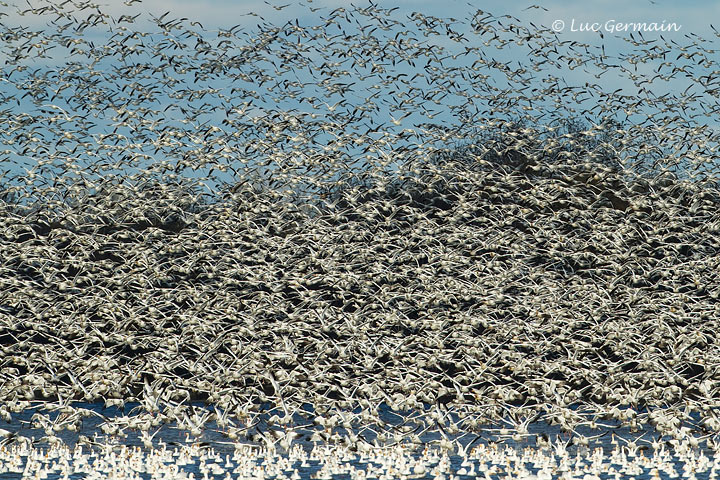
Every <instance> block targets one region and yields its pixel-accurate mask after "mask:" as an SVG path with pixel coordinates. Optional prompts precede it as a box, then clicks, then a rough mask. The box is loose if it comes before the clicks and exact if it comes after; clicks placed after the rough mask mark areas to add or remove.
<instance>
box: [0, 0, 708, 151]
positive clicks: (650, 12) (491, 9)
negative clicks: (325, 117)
mask: <svg viewBox="0 0 720 480" xmlns="http://www.w3.org/2000/svg"><path fill="white" fill-rule="evenodd" d="M31 3H33V4H34V5H35V6H42V5H43V4H44V3H43V2H40V1H36V2H31ZM98 3H99V4H100V8H101V10H102V11H103V12H105V13H109V14H110V15H111V17H112V18H114V19H116V20H117V19H118V18H119V17H120V16H121V15H137V14H138V13H140V14H141V15H140V17H138V20H137V22H136V23H135V24H127V23H125V24H124V25H125V26H127V27H128V28H130V29H131V30H145V31H148V30H149V31H157V27H155V26H154V25H152V23H151V22H150V20H151V18H152V16H155V17H159V16H161V15H163V14H165V13H166V12H168V13H167V16H166V17H165V20H170V19H178V18H183V17H184V18H187V22H199V24H201V25H202V28H203V29H204V30H205V32H204V35H205V36H206V37H207V38H209V39H213V38H214V39H217V30H218V29H228V28H230V27H233V26H235V25H239V26H240V27H239V30H238V31H243V32H244V33H247V35H249V36H252V35H253V34H254V32H256V31H257V28H258V27H257V26H258V24H259V23H268V24H273V25H277V26H282V25H283V24H285V23H286V22H288V21H294V20H295V19H299V22H300V24H302V25H316V24H318V23H322V22H323V21H324V20H323V19H324V18H326V17H327V15H328V14H329V13H330V12H332V11H333V10H335V9H336V8H340V7H345V8H347V9H348V10H350V9H351V7H350V4H349V3H347V2H345V1H342V0H312V1H309V0H300V1H290V0H288V1H283V2H277V1H275V2H271V3H274V5H275V6H273V5H270V4H268V3H267V2H265V1H263V0H260V1H252V2H242V1H219V0H213V1H200V0H164V1H152V0H145V1H143V2H141V3H137V2H136V3H133V4H132V5H130V6H127V5H125V4H124V3H123V2H121V1H114V2H112V3H107V2H106V3H100V2H99V1H98ZM353 4H354V5H356V6H360V7H364V6H367V5H369V3H368V2H367V1H356V2H353ZM66 5H68V8H69V6H70V5H71V4H66ZM285 5H287V6H285ZM377 5H379V6H380V7H383V8H392V7H398V8H397V10H395V11H394V12H393V14H392V16H393V18H395V19H399V20H401V21H403V22H405V23H406V24H407V25H408V27H409V28H415V27H414V26H413V25H412V21H411V19H410V16H411V14H412V13H413V12H415V11H419V12H422V13H423V14H425V15H434V16H437V17H441V18H449V17H452V18H455V19H457V20H458V21H459V22H465V23H457V24H455V25H454V28H456V29H457V30H458V31H461V32H467V31H469V25H468V19H469V18H470V16H471V15H472V14H473V13H475V12H476V11H477V10H478V9H480V10H483V11H484V12H487V13H489V14H492V15H494V16H495V17H500V16H502V15H510V16H512V17H515V18H517V21H516V20H514V19H511V18H504V19H500V22H501V23H502V24H503V25H505V26H507V25H508V24H509V23H518V24H519V25H521V26H522V27H524V28H528V29H530V30H533V29H535V28H536V27H537V28H539V29H543V28H553V27H555V28H556V29H557V37H558V40H559V41H560V42H577V43H579V44H583V43H584V44H587V45H588V46H589V48H591V49H593V48H594V49H595V52H596V53H597V52H598V51H599V49H600V47H601V46H602V48H603V49H604V52H605V54H606V55H607V56H608V60H607V63H622V61H623V60H622V59H623V57H624V56H626V55H628V54H630V53H632V52H633V50H634V47H633V46H632V45H631V44H630V43H628V42H627V41H625V40H622V38H623V37H628V33H627V32H612V31H610V29H611V28H615V27H616V26H617V25H618V24H631V23H633V24H634V23H645V24H646V25H653V24H654V25H658V26H661V27H667V29H669V27H670V24H674V26H675V28H676V29H677V31H664V32H651V31H647V28H646V29H645V31H643V32H642V33H641V36H642V38H644V39H646V40H652V39H659V37H660V35H662V36H663V38H664V40H663V42H662V43H663V44H664V43H665V42H672V43H673V44H675V45H679V46H683V45H688V44H689V43H691V42H692V41H693V40H694V39H695V38H697V37H696V36H699V37H702V38H705V39H712V40H713V41H714V43H713V44H708V45H707V46H709V47H710V48H712V47H713V46H716V45H717V43H718V42H717V38H716V36H715V33H714V32H713V30H712V29H711V27H710V24H711V23H712V22H713V21H717V23H718V24H720V2H711V1H707V2H693V3H686V4H683V5H682V6H680V5H679V4H678V3H676V2H670V1H667V0H642V1H634V2H627V1H624V2H621V1H608V2H593V3H582V2H569V1H542V0H538V1H537V2H534V3H531V2H507V1H483V2H470V4H469V3H468V2H467V1H465V0H444V1H442V2H438V1H408V0H397V1H393V2H390V1H381V2H378V3H377ZM276 7H277V8H276ZM19 8H20V10H22V9H25V8H27V6H24V5H20V7H19ZM311 9H312V10H315V11H311ZM3 13H6V14H7V15H5V16H4V17H3V18H2V19H0V21H2V22H3V23H4V24H5V25H8V26H17V25H23V26H27V27H29V28H31V29H38V30H40V29H42V28H44V22H45V21H47V18H41V17H37V16H33V15H24V16H19V15H18V14H17V9H15V8H5V10H3ZM715 19H718V20H715ZM199 24H195V27H196V28H197V29H199V28H200V27H199ZM589 26H592V27H593V28H595V29H596V30H597V31H588V30H589V29H588V27H589ZM110 27H111V28H113V29H115V30H117V26H116V25H114V24H113V23H112V22H111V23H110ZM583 27H584V28H583ZM715 27H717V28H720V25H715ZM102 28H105V27H102ZM573 28H574V30H575V31H573ZM629 28H630V29H632V27H629ZM581 30H584V31H581ZM378 33H381V32H378ZM635 35H636V38H637V33H636V34H635ZM388 36H389V37H392V32H391V33H389V34H385V37H384V38H388ZM85 38H86V39H90V40H92V41H94V42H95V43H96V44H99V45H101V44H103V42H104V41H105V37H103V35H102V34H101V33H99V32H96V31H93V30H92V29H90V30H87V31H86V32H85ZM469 38H472V39H473V41H481V40H483V38H480V37H477V36H475V37H469ZM505 38H506V39H507V38H510V36H509V35H506V36H505ZM421 39H422V40H423V41H424V42H427V43H428V44H433V43H435V44H438V45H442V46H444V47H447V48H449V49H450V51H451V52H453V51H455V52H457V51H458V50H457V48H458V45H457V44H454V43H453V42H452V41H451V40H450V39H449V38H448V37H445V36H443V37H429V38H421ZM707 46H706V47H707ZM453 49H455V50H453ZM483 53H487V55H488V56H489V57H491V58H492V59H495V60H497V61H499V62H503V63H504V62H512V63H513V65H516V66H518V65H527V64H529V61H530V60H531V59H529V58H528V48H527V47H526V46H517V45H515V44H514V43H510V44H508V45H506V47H505V48H503V49H502V50H500V49H497V48H495V47H494V46H491V47H489V48H487V49H486V50H485V49H483ZM676 53H677V51H675V52H673V53H672V54H671V55H670V56H669V58H668V60H670V61H675V56H676ZM710 56H711V55H710ZM3 58H5V57H4V54H3V53H2V52H0V59H3ZM66 60H67V57H66V56H65V55H64V52H62V51H61V49H59V48H58V49H55V50H53V51H51V56H50V58H46V59H30V60H28V61H27V63H28V67H30V68H44V67H47V68H52V67H53V65H62V64H63V63H64V62H65V61H66ZM471 60H472V59H469V60H468V62H469V63H472V62H471ZM463 61H464V60H458V61H457V62H454V63H453V64H454V65H462V62H463ZM3 63H4V62H3ZM659 63H660V60H656V61H651V62H648V63H646V64H639V65H637V67H636V68H637V71H638V73H642V74H646V75H649V76H652V75H653V73H654V72H655V70H656V69H657V68H658V64H659ZM686 63H687V62H686ZM5 68H6V69H7V68H8V67H5ZM403 68H405V67H398V69H397V72H403ZM407 68H409V67H407ZM548 71H550V72H551V73H552V74H553V75H555V76H558V77H561V78H562V79H564V81H565V82H566V83H567V84H568V85H578V86H582V85H584V84H585V83H586V82H589V83H590V84H597V85H599V86H600V87H601V88H602V89H603V91H605V92H611V91H614V90H616V89H618V88H622V89H623V93H624V94H627V95H629V96H631V97H632V96H633V95H634V94H635V91H636V90H637V89H636V88H635V87H634V85H633V84H632V81H631V80H630V79H629V78H627V75H626V76H624V77H623V76H622V75H619V74H618V71H617V70H608V71H605V69H602V68H600V69H598V68H593V67H592V66H588V67H587V68H575V69H572V70H571V69H570V68H564V67H563V68H559V69H554V71H553V69H549V70H548ZM407 73H410V74H412V71H411V70H407ZM546 73H547V72H546V71H542V72H539V73H538V79H541V78H542V75H544V74H546ZM297 75H298V77H299V78H301V79H302V75H303V73H302V72H299V73H298V74H297ZM16 76H17V74H16ZM12 78H15V77H12ZM493 80H495V79H493ZM689 85H690V83H689V81H688V80H687V79H684V78H683V77H682V76H678V77H677V78H675V79H674V80H672V81H671V82H668V83H666V84H659V82H655V83H654V84H653V86H652V88H653V89H654V93H656V94H658V95H660V94H662V93H663V92H669V93H674V94H679V92H682V91H684V90H685V88H686V87H688V86H689ZM218 86H219V85H218ZM224 86H225V87H226V86H227V85H224ZM362 87H363V86H362V82H359V86H358V87H357V91H356V96H355V97H354V98H351V99H350V100H351V101H352V102H362V101H363V96H366V95H367V91H365V90H363V88H362ZM7 89H8V84H7V82H5V83H2V82H0V93H3V91H4V90H7ZM7 91H8V92H9V90H7ZM691 92H692V91H691ZM10 93H12V92H10ZM716 99H717V97H716ZM338 100H339V98H336V97H332V98H327V100H326V101H327V103H328V105H332V104H335V103H336V102H337V101H338ZM589 101H590V102H591V101H592V100H589ZM211 102H212V101H211ZM448 102H449V103H451V100H448ZM585 105H587V103H586V104H585ZM63 107H64V105H63ZM265 107H269V108H278V109H283V108H286V109H287V108H296V107H297V104H292V103H287V104H282V103H281V104H278V105H274V104H269V105H268V104H265V105H262V104H261V102H257V103H256V104H255V105H254V106H253V107H251V108H249V109H248V110H247V112H246V114H247V115H248V116H249V117H252V116H253V115H256V116H262V115H264V108H265ZM28 108H31V107H30V106H29V105H28V104H27V102H26V101H25V103H23V104H21V106H20V107H19V109H21V110H22V109H28ZM383 108H385V107H383ZM171 113H172V112H169V113H168V118H170V117H171ZM400 114H401V113H397V112H395V113H394V112H393V111H392V110H391V109H387V108H385V110H383V111H382V112H381V113H379V114H378V115H379V116H381V117H384V119H383V118H381V119H380V120H384V121H387V122H389V121H390V120H391V117H392V115H395V117H397V116H398V115H400ZM446 114H447V112H443V113H441V114H439V116H438V118H437V120H446V121H449V120H448V117H446V116H445V115H446ZM395 117H392V118H395ZM209 121H210V122H211V123H216V124H217V123H218V122H219V117H217V116H215V117H212V116H211V117H209ZM414 121H415V115H414V114H413V116H412V117H409V118H408V119H407V120H406V121H405V123H404V124H403V125H402V126H401V128H404V127H406V126H408V124H412V123H413V122H414ZM707 123H709V124H710V125H712V126H716V125H717V121H716V120H715V121H713V120H710V121H708V122H707ZM98 128H99V129H102V128H103V127H102V125H100V126H99V127H98ZM389 128H390V129H392V128H393V125H392V124H390V123H389ZM0 137H2V134H0Z"/></svg>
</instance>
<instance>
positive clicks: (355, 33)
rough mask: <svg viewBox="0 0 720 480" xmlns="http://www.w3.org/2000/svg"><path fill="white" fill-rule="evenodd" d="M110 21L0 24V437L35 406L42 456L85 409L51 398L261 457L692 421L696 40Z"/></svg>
mask: <svg viewBox="0 0 720 480" xmlns="http://www.w3.org/2000/svg"><path fill="white" fill-rule="evenodd" d="M128 3H129V4H130V5H132V4H133V3H135V2H128ZM3 5H5V4H3ZM130 5H129V9H128V12H129V13H128V14H123V15H121V16H119V17H115V16H111V15H109V14H106V13H104V12H103V11H102V9H101V8H100V7H98V6H97V5H93V4H91V3H90V2H77V1H75V0H69V1H65V2H62V3H57V4H56V3H50V2H41V4H40V5H31V6H30V7H29V8H28V7H27V6H24V7H11V6H7V5H5V6H4V7H3V9H7V10H6V12H11V13H6V14H5V18H2V15H0V22H2V23H0V58H1V59H2V63H3V66H2V76H1V78H0V119H1V123H2V125H3V129H2V131H0V142H1V143H2V146H0V148H1V149H2V150H0V158H2V166H3V167H2V168H3V169H4V171H3V173H2V184H1V185H0V189H1V192H0V193H1V198H2V201H0V212H1V213H0V244H1V247H0V348H1V349H2V350H1V352H2V353H1V354H0V416H1V417H2V418H3V419H4V420H6V421H8V422H10V421H11V420H12V418H13V416H16V415H19V414H20V413H21V412H23V411H25V410H26V409H28V408H36V409H37V408H38V407H40V406H42V409H40V410H38V411H37V413H35V414H34V415H33V416H32V419H31V421H30V425H29V426H27V428H36V429H42V430H44V436H43V438H42V439H36V441H40V440H42V441H46V442H49V443H58V441H59V440H58V439H59V437H58V435H59V434H60V432H63V431H65V430H70V431H79V430H82V425H83V421H84V420H85V421H86V420H87V419H88V418H89V417H93V418H96V417H98V415H101V414H98V413H97V412H95V411H93V410H92V409H88V408H87V407H83V406H82V405H81V404H78V403H75V402H104V404H105V405H107V406H109V407H117V408H118V409H123V407H124V406H125V405H126V404H132V405H133V408H128V409H127V410H122V411H123V412H124V413H123V414H122V415H115V416H112V417H103V418H102V419H101V420H102V421H101V422H100V424H99V427H98V428H99V429H100V430H101V431H102V433H103V434H107V435H110V436H112V435H119V434H121V433H122V432H123V431H125V430H128V429H130V430H136V431H140V432H142V435H143V439H144V441H145V442H146V444H147V445H148V446H152V445H153V441H152V432H153V431H155V430H157V429H158V428H160V427H161V426H162V425H164V424H168V423H171V424H173V425H176V426H178V427H179V428H182V429H187V430H188V432H189V433H190V435H191V437H194V438H201V437H202V436H203V432H204V431H205V430H206V429H207V428H208V426H209V425H212V426H213V428H216V429H217V430H219V431H221V432H222V433H223V435H225V436H227V437H228V438H229V439H231V440H233V441H240V442H249V443H251V444H259V445H265V446H278V447H282V448H285V449H289V448H291V444H292V441H293V439H295V438H296V437H299V436H301V435H305V436H306V439H307V440H308V441H310V440H311V441H313V442H326V443H335V444H343V445H345V446H346V447H348V448H354V449H362V448H364V447H369V446H373V447H382V446H384V445H393V444H404V443H406V442H409V443H410V444H413V443H414V444H417V445H422V444H423V442H422V441H421V440H422V438H423V437H422V435H424V434H430V433H433V432H434V433H435V434H436V439H437V440H436V442H437V443H438V444H439V445H441V446H443V447H447V448H448V449H452V450H456V449H463V448H465V447H463V445H468V442H467V440H468V439H473V442H475V441H476V440H477V439H478V438H481V437H482V436H483V435H485V434H486V433H488V432H491V433H493V434H495V435H496V436H499V437H502V438H507V439H510V438H512V439H514V440H516V441H517V440H519V439H523V438H526V437H528V436H530V435H531V434H530V433H529V426H530V425H533V424H535V423H537V422H543V421H544V422H547V423H550V424H554V425H557V426H559V427H560V428H561V429H562V430H564V431H566V432H576V436H575V437H574V438H575V439H576V442H577V443H580V444H582V443H583V442H585V443H587V439H588V438H589V437H587V436H582V435H580V434H578V433H577V432H579V431H580V430H579V429H581V428H590V429H595V428H605V427H607V426H608V425H612V426H615V427H627V428H630V429H631V430H639V429H643V428H645V427H647V426H651V427H653V428H654V429H655V431H656V432H658V433H659V434H660V435H665V436H669V437H668V438H670V437H674V438H681V437H688V436H694V437H702V436H714V435H716V434H717V433H718V432H720V418H719V417H718V415H717V411H716V406H717V404H718V401H719V400H720V389H719V388H720V385H719V384H718V382H719V381H720V377H719V376H718V373H717V372H718V371H719V369H720V346H719V344H718V341H717V332H718V331H719V329H720V325H719V319H720V303H719V302H718V297H719V296H720V280H719V278H718V272H720V268H719V267H720V256H719V255H718V252H719V251H720V235H719V234H718V232H719V231H720V217H719V216H718V205H719V203H720V196H719V194H718V189H717V183H716V175H717V171H718V168H717V158H718V155H717V146H718V133H717V131H716V130H713V128H712V125H713V123H712V122H713V121H714V120H713V119H714V118H716V117H717V112H718V109H719V106H718V94H719V92H720V90H719V89H718V84H719V83H720V76H719V75H718V71H719V69H718V61H717V58H718V57H717V56H716V55H715V51H714V50H713V49H712V46H713V41H712V39H706V38H702V37H700V36H698V35H695V34H693V33H692V32H683V33H682V34H669V33H666V34H665V35H663V36H658V37H657V38H652V39H651V38H647V39H646V38H644V37H643V35H642V33H635V34H634V35H630V36H629V38H627V39H625V41H624V42H621V43H622V44H623V45H622V46H621V47H620V48H619V50H620V51H621V52H623V53H621V54H618V55H615V56H611V55H606V53H605V45H604V44H603V41H602V40H601V39H600V37H598V38H597V41H596V42H595V43H596V45H593V44H585V43H582V42H580V41H579V40H577V39H575V40H573V39H570V40H568V39H564V38H563V37H562V36H559V35H558V34H555V33H554V32H552V31H551V30H549V29H545V28H540V27H535V25H534V24H531V27H532V28H531V27H527V26H523V23H522V22H521V21H520V20H518V19H516V18H513V17H511V16H501V17H497V16H493V15H491V14H490V13H487V12H483V11H476V12H472V13H470V14H469V16H468V18H466V19H462V20H457V19H443V18H437V17H432V16H429V15H423V14H421V13H418V12H414V13H412V14H410V15H408V14H407V13H408V12H402V11H400V10H399V9H394V8H391V9H384V8H381V7H379V6H377V5H375V4H373V3H369V4H368V5H367V6H365V7H352V8H350V7H348V8H337V9H334V10H332V9H329V8H327V9H324V8H320V7H315V6H314V4H308V5H307V7H308V8H309V13H308V15H307V17H303V20H302V21H301V20H295V19H293V20H292V21H288V22H287V23H285V24H284V25H283V24H282V22H280V23H271V22H268V21H266V20H265V19H264V18H261V17H259V18H257V22H258V23H257V24H256V25H255V26H254V27H244V26H243V25H237V26H235V27H232V28H228V29H220V30H210V29H205V28H204V27H203V25H202V24H200V23H199V22H194V21H189V20H188V19H172V18H171V15H170V14H169V13H166V14H164V15H159V16H153V15H148V14H144V13H143V11H142V5H141V6H140V7H137V6H132V7H130ZM278 8H280V7H278ZM132 9H135V10H132ZM131 10H132V11H131ZM143 22H144V23H143ZM11 23H13V24H12V25H11ZM23 25H26V26H23ZM646 36H649V35H646ZM618 41H620V40H618ZM509 50H512V52H513V55H514V56H513V57H511V58H510V60H507V59H505V56H507V55H508V51H509ZM518 52H523V53H522V55H519V54H518ZM518 56H520V58H522V61H518V60H517V58H518ZM638 66H640V67H641V68H638ZM595 81H598V82H600V83H599V84H598V83H595ZM605 81H610V85H611V86H612V88H613V90H614V91H609V90H610V88H609V87H607V86H605V85H604V84H603V83H602V82H605ZM618 87H619V88H618ZM196 402H202V405H203V406H198V405H199V404H198V403H196ZM43 409H44V410H43ZM383 409H388V410H390V411H392V412H394V413H393V414H392V415H393V416H394V418H395V419H396V420H395V421H390V420H388V418H387V416H386V417H383V415H384V414H383ZM43 412H45V413H43ZM260 415H265V420H263V423H262V428H261V427H260V426H259V424H258V422H257V421H256V419H257V418H259V416H260ZM96 419H97V418H96ZM300 419H303V420H300ZM303 422H305V424H304V425H300V424H302V423H303ZM301 427H302V428H301ZM301 432H302V433H301ZM0 433H2V437H3V438H2V440H3V443H6V444H7V443H13V442H17V441H18V440H19V439H21V438H24V437H23V436H22V434H21V433H19V432H17V431H13V430H7V429H3V430H2V431H0ZM461 434H462V435H469V436H465V437H462V438H464V439H466V440H465V443H462V442H460V441H459V440H457V438H459V435H461ZM84 438H85V440H87V442H89V443H92V440H90V439H89V438H87V437H84ZM541 441H542V439H541V438H540V437H538V438H537V442H541Z"/></svg>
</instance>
